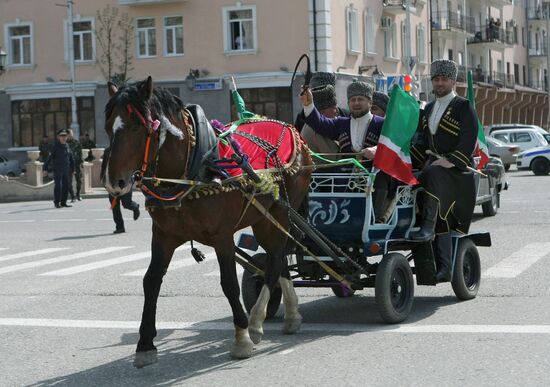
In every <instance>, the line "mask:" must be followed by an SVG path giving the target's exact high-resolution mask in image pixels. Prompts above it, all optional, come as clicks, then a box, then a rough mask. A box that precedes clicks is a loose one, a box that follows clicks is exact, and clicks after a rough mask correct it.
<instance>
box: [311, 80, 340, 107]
mask: <svg viewBox="0 0 550 387" xmlns="http://www.w3.org/2000/svg"><path fill="white" fill-rule="evenodd" d="M311 94H313V103H314V104H315V107H316V108H317V110H323V109H326V108H329V107H333V106H336V105H337V101H336V91H335V90H334V87H333V86H332V85H324V86H318V87H315V88H313V89H311Z"/></svg>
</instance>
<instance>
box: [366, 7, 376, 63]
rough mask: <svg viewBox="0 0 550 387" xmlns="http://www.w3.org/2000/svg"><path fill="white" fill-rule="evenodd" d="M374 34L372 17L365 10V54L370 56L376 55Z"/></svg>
mask: <svg viewBox="0 0 550 387" xmlns="http://www.w3.org/2000/svg"><path fill="white" fill-rule="evenodd" d="M374 38H375V32H374V17H373V15H372V14H371V13H370V10H369V9H368V8H367V9H366V10H365V52H368V53H370V54H375V53H376V46H375V39H374Z"/></svg>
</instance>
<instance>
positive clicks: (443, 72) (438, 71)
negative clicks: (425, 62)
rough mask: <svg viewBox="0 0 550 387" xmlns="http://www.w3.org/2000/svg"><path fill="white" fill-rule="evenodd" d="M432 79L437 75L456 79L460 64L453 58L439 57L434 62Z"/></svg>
mask: <svg viewBox="0 0 550 387" xmlns="http://www.w3.org/2000/svg"><path fill="white" fill-rule="evenodd" d="M430 72H431V79H434V78H435V77H447V78H449V79H452V80H453V81H456V77H457V75H458V65H457V64H456V63H455V62H453V61H452V60H448V59H437V60H434V61H433V62H432V66H431V70H430Z"/></svg>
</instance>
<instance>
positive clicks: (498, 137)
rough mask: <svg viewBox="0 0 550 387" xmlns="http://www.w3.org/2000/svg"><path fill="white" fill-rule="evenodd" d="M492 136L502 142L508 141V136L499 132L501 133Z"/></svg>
mask: <svg viewBox="0 0 550 387" xmlns="http://www.w3.org/2000/svg"><path fill="white" fill-rule="evenodd" d="M492 136H493V137H494V138H496V139H497V140H500V141H502V142H508V136H507V135H505V134H503V133H501V134H493V135H492Z"/></svg>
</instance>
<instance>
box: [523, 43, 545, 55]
mask: <svg viewBox="0 0 550 387" xmlns="http://www.w3.org/2000/svg"><path fill="white" fill-rule="evenodd" d="M527 52H528V54H529V56H546V53H547V52H548V49H547V48H546V45H540V46H539V47H538V48H537V47H529V48H528V51H527Z"/></svg>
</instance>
